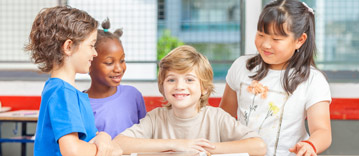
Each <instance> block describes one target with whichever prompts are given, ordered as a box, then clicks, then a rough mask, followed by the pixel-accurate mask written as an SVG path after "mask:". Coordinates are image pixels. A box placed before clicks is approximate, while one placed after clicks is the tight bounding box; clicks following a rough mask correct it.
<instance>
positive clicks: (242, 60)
mask: <svg viewBox="0 0 359 156" xmlns="http://www.w3.org/2000/svg"><path fill="white" fill-rule="evenodd" d="M254 56H255V55H253V54H249V55H242V56H240V57H238V58H237V59H236V60H235V62H237V63H246V62H247V60H249V59H250V58H252V57H254Z"/></svg>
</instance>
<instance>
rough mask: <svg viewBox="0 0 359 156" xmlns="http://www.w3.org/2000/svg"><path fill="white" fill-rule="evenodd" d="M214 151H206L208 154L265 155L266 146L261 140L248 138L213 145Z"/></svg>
mask: <svg viewBox="0 0 359 156" xmlns="http://www.w3.org/2000/svg"><path fill="white" fill-rule="evenodd" d="M213 144H214V145H215V146H216V148H215V149H207V148H206V150H207V151H208V152H210V153H213V154H216V153H218V154H219V153H248V154H249V155H265V154H266V151H267V146H266V144H265V143H264V141H263V140H262V139H261V138H248V139H243V140H237V141H229V142H219V143H213Z"/></svg>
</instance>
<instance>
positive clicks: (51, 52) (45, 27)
mask: <svg viewBox="0 0 359 156" xmlns="http://www.w3.org/2000/svg"><path fill="white" fill-rule="evenodd" d="M97 26H98V22H97V21H96V20H95V19H94V18H93V17H91V16H90V15H89V14H88V13H86V12H85V11H82V10H79V9H76V8H71V7H69V6H57V7H52V8H45V9H42V10H41V11H40V13H39V14H38V15H37V16H36V18H35V20H34V23H33V24H32V29H31V32H30V36H29V44H28V45H27V46H26V47H25V49H26V50H27V51H30V55H31V58H32V60H33V61H34V63H35V64H38V65H39V69H40V70H41V71H43V72H50V71H51V70H52V69H53V67H54V64H56V65H59V66H62V65H63V61H64V53H63V44H64V43H65V41H66V40H68V39H70V40H71V41H72V42H73V47H72V48H77V47H78V45H79V44H80V43H81V42H82V41H84V40H85V39H86V38H87V37H88V36H89V35H90V34H91V32H93V31H95V30H96V29H97Z"/></svg>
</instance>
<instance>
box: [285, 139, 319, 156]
mask: <svg viewBox="0 0 359 156" xmlns="http://www.w3.org/2000/svg"><path fill="white" fill-rule="evenodd" d="M289 151H290V152H293V153H295V154H296V156H317V154H316V153H315V151H314V149H313V147H312V146H311V145H310V144H308V143H305V142H298V143H297V144H296V145H295V146H294V147H292V148H290V149H289Z"/></svg>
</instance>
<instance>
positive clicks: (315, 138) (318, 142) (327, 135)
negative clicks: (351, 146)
mask: <svg viewBox="0 0 359 156" xmlns="http://www.w3.org/2000/svg"><path fill="white" fill-rule="evenodd" d="M308 140H309V141H310V142H312V143H313V145H314V146H315V148H316V151H317V153H322V152H323V151H325V150H326V149H327V148H328V147H329V146H330V144H331V143H332V135H331V131H330V130H328V129H318V130H316V131H314V132H313V133H312V134H310V138H309V139H308Z"/></svg>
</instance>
